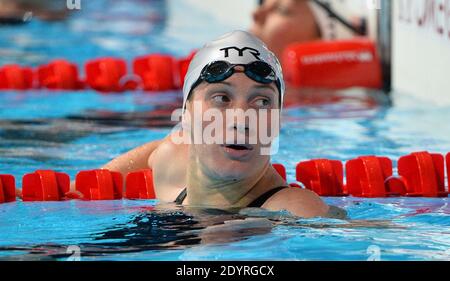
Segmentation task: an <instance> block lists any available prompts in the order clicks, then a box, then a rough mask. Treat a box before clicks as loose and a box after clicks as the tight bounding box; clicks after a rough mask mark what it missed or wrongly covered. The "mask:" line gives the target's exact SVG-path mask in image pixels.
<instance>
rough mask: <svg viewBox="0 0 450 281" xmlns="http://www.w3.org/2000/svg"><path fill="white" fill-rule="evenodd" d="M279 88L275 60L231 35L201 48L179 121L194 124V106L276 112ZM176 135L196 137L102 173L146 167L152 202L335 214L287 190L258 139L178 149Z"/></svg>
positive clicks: (248, 38)
mask: <svg viewBox="0 0 450 281" xmlns="http://www.w3.org/2000/svg"><path fill="white" fill-rule="evenodd" d="M284 90H285V87H284V81H283V76H282V72H281V67H280V64H279V61H278V59H277V58H276V56H275V55H274V54H273V53H272V52H271V51H269V49H267V47H266V46H265V44H264V43H263V42H262V41H261V40H259V39H257V38H256V37H255V36H253V35H251V34H250V33H248V32H245V31H234V32H231V33H229V34H226V35H224V36H222V37H220V38H219V39H217V40H214V41H212V42H210V43H209V44H207V45H205V46H204V47H203V48H202V49H200V50H199V51H198V52H197V54H196V55H195V57H194V59H193V60H192V62H191V64H190V66H189V69H188V73H187V75H186V78H185V83H184V88H183V98H184V100H183V120H190V121H186V122H188V123H189V122H190V123H189V124H188V125H192V123H193V122H194V121H192V119H189V118H187V116H188V114H191V113H192V112H194V109H195V106H194V103H195V104H200V105H201V106H202V110H203V112H204V111H206V110H216V111H218V112H221V113H225V112H226V110H227V109H232V110H238V109H241V110H243V111H246V110H247V109H250V108H252V109H256V110H259V109H266V110H276V109H278V110H280V109H281V107H282V102H283V95H284ZM194 114H195V112H194ZM278 114H279V111H278ZM269 115H270V113H269ZM257 118H260V117H259V115H257ZM264 120H265V121H264V122H266V123H265V124H264V125H266V126H268V127H270V126H271V125H273V124H271V123H270V122H271V120H272V119H271V118H266V119H264ZM233 122H234V121H233ZM210 123H211V122H205V121H202V122H201V126H202V128H201V129H202V130H205V129H206V127H207V126H208V125H209V124H210ZM227 130H231V131H232V132H233V133H236V134H237V135H239V134H243V135H245V139H248V137H249V134H250V131H251V128H247V127H245V128H244V127H242V126H239V124H232V126H230V127H228V126H227V125H225V130H224V131H225V132H226V131H227ZM278 130H279V128H278ZM276 133H278V131H277V132H276ZM179 136H182V137H186V136H187V137H188V139H190V140H192V138H193V134H192V132H191V131H189V130H186V129H185V126H183V127H182V128H181V129H180V130H178V131H176V130H174V131H173V132H172V133H171V134H169V135H168V136H167V137H165V138H164V139H162V140H157V141H153V142H150V143H147V144H145V145H143V146H141V147H138V148H136V149H134V150H132V151H129V152H128V153H125V154H124V155H121V156H119V157H117V158H116V159H114V160H112V161H111V162H109V163H108V164H106V165H105V166H103V167H102V168H103V169H109V170H113V171H118V172H121V173H122V174H123V175H124V176H125V175H126V174H127V173H129V172H133V171H137V170H140V169H148V168H151V169H152V170H153V180H154V187H155V192H156V196H157V198H158V199H159V200H161V201H166V202H173V201H175V202H177V203H178V204H182V205H188V206H196V207H208V208H210V207H212V208H231V207H233V208H234V207H237V208H243V207H262V208H265V209H268V210H272V211H278V210H287V211H289V212H290V213H292V214H294V215H296V216H300V217H316V216H326V215H327V214H329V212H330V211H331V210H332V208H330V207H329V206H327V205H326V204H325V203H324V202H323V201H322V200H321V198H320V197H319V196H318V195H316V194H315V193H314V192H312V191H309V190H306V189H300V188H294V187H290V186H288V184H287V183H286V182H285V181H284V180H283V178H282V177H281V176H280V175H279V174H278V173H277V172H276V171H275V169H274V168H273V167H272V165H271V164H270V155H266V154H263V153H260V152H261V151H262V146H263V145H262V144H261V143H259V142H258V143H256V144H249V143H239V142H236V140H234V142H233V143H229V142H227V143H225V144H219V143H213V144H206V143H200V144H197V143H195V144H189V143H181V144H179V143H176V142H174V139H175V138H176V137H179ZM258 141H259V140H258Z"/></svg>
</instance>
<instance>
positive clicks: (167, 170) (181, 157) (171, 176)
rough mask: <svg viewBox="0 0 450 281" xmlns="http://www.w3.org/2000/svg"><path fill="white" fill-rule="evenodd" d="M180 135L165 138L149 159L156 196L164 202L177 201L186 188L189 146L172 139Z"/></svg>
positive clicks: (174, 133)
mask: <svg viewBox="0 0 450 281" xmlns="http://www.w3.org/2000/svg"><path fill="white" fill-rule="evenodd" d="M179 133H180V132H179V131H177V132H173V133H171V134H170V135H168V136H167V137H166V138H164V139H163V140H162V141H161V143H160V144H159V145H158V147H157V148H156V149H155V150H154V151H153V153H152V154H151V155H150V156H149V158H148V166H149V167H150V168H151V169H152V171H153V184H154V187H155V192H156V196H157V198H158V199H160V200H163V201H173V200H175V198H176V197H177V196H178V194H179V193H180V192H181V191H182V190H183V189H184V187H185V186H186V171H187V157H188V145H187V144H180V143H176V142H174V139H173V138H172V137H174V136H175V137H176V136H179Z"/></svg>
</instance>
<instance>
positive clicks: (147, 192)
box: [125, 169, 156, 199]
mask: <svg viewBox="0 0 450 281" xmlns="http://www.w3.org/2000/svg"><path fill="white" fill-rule="evenodd" d="M125 197H126V198H128V199H156V195H155V189H154V187H153V174H152V170H150V169H146V170H141V171H138V172H133V173H129V174H128V175H127V178H126V189H125Z"/></svg>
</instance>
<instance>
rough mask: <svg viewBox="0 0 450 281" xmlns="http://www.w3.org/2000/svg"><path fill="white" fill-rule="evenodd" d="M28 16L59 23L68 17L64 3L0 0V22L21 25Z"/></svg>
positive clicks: (33, 0)
mask: <svg viewBox="0 0 450 281" xmlns="http://www.w3.org/2000/svg"><path fill="white" fill-rule="evenodd" d="M30 15H32V16H36V17H37V18H39V19H41V20H46V21H59V20H64V19H65V18H66V17H67V16H68V15H69V10H68V9H67V7H66V1H53V0H0V22H4V23H10V24H14V23H23V22H26V21H27V20H28V19H29V17H30Z"/></svg>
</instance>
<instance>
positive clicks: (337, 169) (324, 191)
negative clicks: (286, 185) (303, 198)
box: [296, 159, 345, 196]
mask: <svg viewBox="0 0 450 281" xmlns="http://www.w3.org/2000/svg"><path fill="white" fill-rule="evenodd" d="M296 179H297V181H299V182H301V183H303V184H304V185H305V187H306V188H307V189H309V190H312V191H314V192H316V193H317V194H319V195H320V196H345V193H344V189H343V169H342V163H341V161H336V160H328V159H314V160H309V161H304V162H300V163H298V164H297V167H296Z"/></svg>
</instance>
